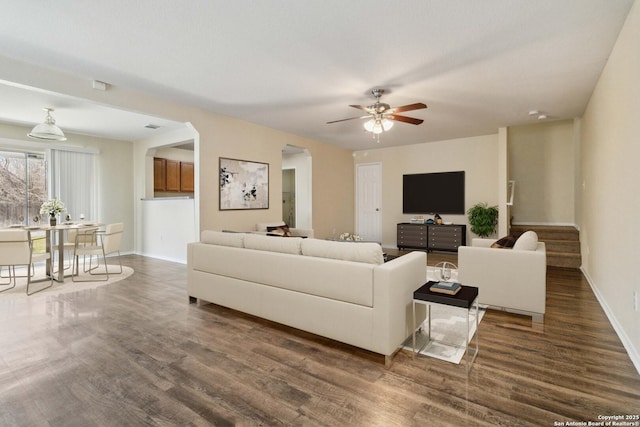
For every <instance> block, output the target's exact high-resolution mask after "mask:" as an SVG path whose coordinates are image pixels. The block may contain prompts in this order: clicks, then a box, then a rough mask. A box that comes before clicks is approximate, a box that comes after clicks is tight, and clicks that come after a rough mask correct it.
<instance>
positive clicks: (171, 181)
mask: <svg viewBox="0 0 640 427" xmlns="http://www.w3.org/2000/svg"><path fill="white" fill-rule="evenodd" d="M166 165H167V167H166V169H167V191H180V162H179V161H177V160H169V159H166Z"/></svg>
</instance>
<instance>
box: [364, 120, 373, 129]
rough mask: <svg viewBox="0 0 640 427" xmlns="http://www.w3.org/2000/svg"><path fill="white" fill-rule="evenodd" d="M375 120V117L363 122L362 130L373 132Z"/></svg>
mask: <svg viewBox="0 0 640 427" xmlns="http://www.w3.org/2000/svg"><path fill="white" fill-rule="evenodd" d="M375 124H376V121H375V119H371V120H369V121H366V122H364V130H366V131H367V132H373V128H374V127H375Z"/></svg>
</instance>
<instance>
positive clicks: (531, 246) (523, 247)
mask: <svg viewBox="0 0 640 427" xmlns="http://www.w3.org/2000/svg"><path fill="white" fill-rule="evenodd" d="M537 248H538V235H537V234H536V232H535V231H525V232H524V233H522V235H521V236H520V237H518V240H516V243H515V244H514V245H513V250H514V251H535V250H536V249H537Z"/></svg>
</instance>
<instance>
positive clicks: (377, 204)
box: [356, 163, 382, 243]
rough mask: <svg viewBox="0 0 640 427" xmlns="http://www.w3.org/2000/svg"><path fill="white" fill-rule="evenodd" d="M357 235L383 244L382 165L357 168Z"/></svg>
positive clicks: (361, 165) (374, 164) (367, 164)
mask: <svg viewBox="0 0 640 427" xmlns="http://www.w3.org/2000/svg"><path fill="white" fill-rule="evenodd" d="M356 234H359V235H360V237H362V239H363V240H370V241H373V242H380V243H382V163H361V164H358V165H357V166H356Z"/></svg>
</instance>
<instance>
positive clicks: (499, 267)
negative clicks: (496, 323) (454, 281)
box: [458, 239, 547, 323]
mask: <svg viewBox="0 0 640 427" xmlns="http://www.w3.org/2000/svg"><path fill="white" fill-rule="evenodd" d="M494 242H495V240H492V239H473V240H472V244H471V246H460V247H459V248H458V279H459V281H460V282H461V283H463V284H465V285H471V286H477V287H478V289H479V295H478V296H479V302H480V304H486V305H489V306H490V307H494V308H498V309H503V310H506V311H510V312H514V313H519V314H526V315H530V316H531V317H532V319H533V321H534V322H540V323H542V322H544V313H545V306H546V304H545V301H546V292H547V286H546V283H547V282H546V274H547V260H546V249H545V245H544V243H543V242H537V243H534V245H533V247H535V249H532V250H520V249H498V248H492V247H491V245H492V244H493V243H494Z"/></svg>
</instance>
